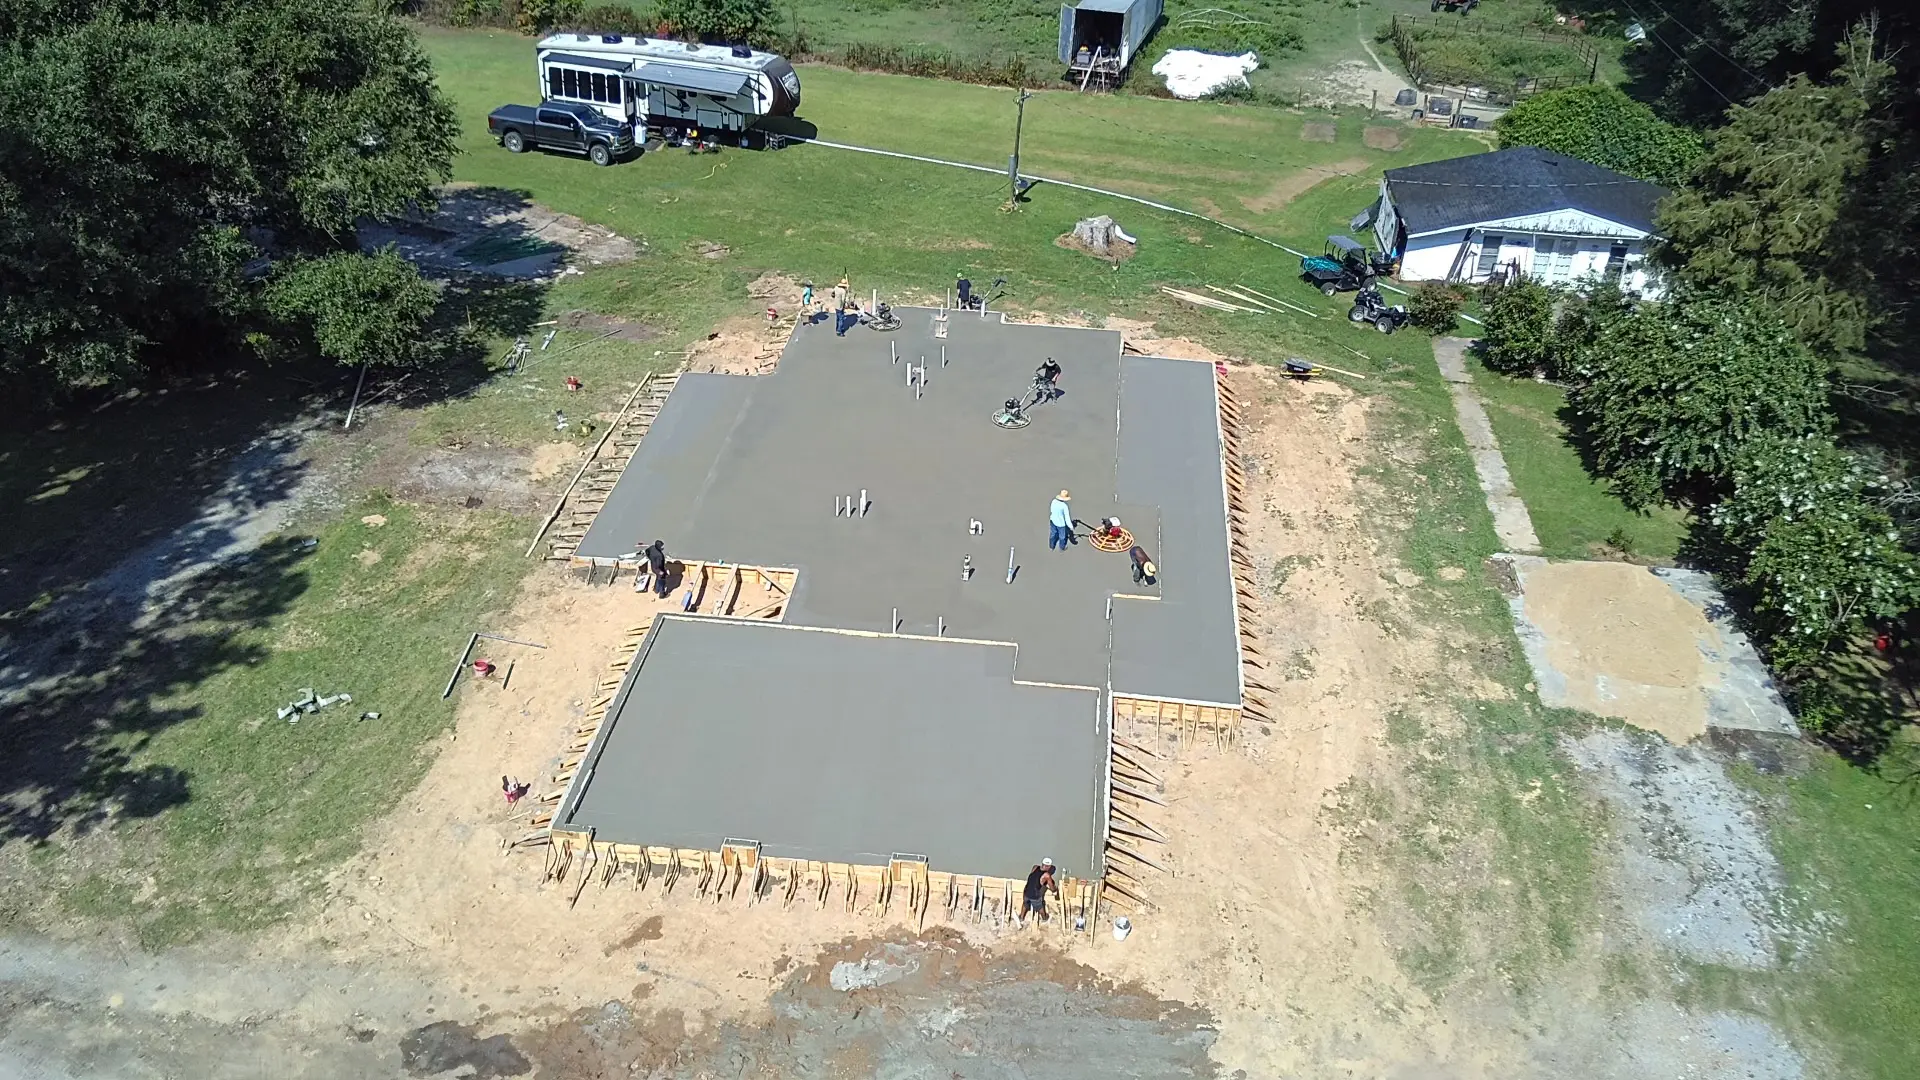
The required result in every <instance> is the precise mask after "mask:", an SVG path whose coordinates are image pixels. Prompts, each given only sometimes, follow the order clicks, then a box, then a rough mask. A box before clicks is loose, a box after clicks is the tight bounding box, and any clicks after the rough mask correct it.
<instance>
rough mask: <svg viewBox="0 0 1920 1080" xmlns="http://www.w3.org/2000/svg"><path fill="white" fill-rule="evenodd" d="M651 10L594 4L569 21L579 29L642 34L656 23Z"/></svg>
mask: <svg viewBox="0 0 1920 1080" xmlns="http://www.w3.org/2000/svg"><path fill="white" fill-rule="evenodd" d="M658 21H659V20H658V19H656V18H654V16H653V14H652V13H651V12H642V11H637V10H635V9H633V8H630V7H626V6H624V5H621V4H595V5H594V6H593V7H590V8H587V9H586V10H584V11H582V12H581V13H580V14H579V15H578V16H576V17H575V18H574V20H573V21H572V22H571V23H569V24H568V25H569V26H570V27H577V28H578V29H579V30H580V31H582V32H583V33H584V32H591V33H609V34H634V35H639V36H644V35H645V34H647V33H648V32H649V31H651V30H652V29H653V28H654V25H655V24H656V23H658Z"/></svg>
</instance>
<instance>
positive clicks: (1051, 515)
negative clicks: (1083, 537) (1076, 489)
mask: <svg viewBox="0 0 1920 1080" xmlns="http://www.w3.org/2000/svg"><path fill="white" fill-rule="evenodd" d="M1072 500H1073V495H1072V494H1071V493H1070V492H1068V491H1067V490H1066V489H1065V488H1062V489H1061V490H1060V495H1059V497H1058V498H1056V499H1054V500H1053V505H1052V506H1050V507H1048V508H1047V548H1048V550H1053V549H1055V548H1058V549H1059V550H1061V551H1065V550H1067V545H1068V544H1069V543H1072V542H1073V509H1072V508H1071V507H1070V506H1068V505H1067V504H1068V503H1069V502H1071V501H1072Z"/></svg>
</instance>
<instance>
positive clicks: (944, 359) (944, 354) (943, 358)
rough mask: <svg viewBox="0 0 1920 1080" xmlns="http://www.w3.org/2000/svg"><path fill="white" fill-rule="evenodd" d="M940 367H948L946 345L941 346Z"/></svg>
mask: <svg viewBox="0 0 1920 1080" xmlns="http://www.w3.org/2000/svg"><path fill="white" fill-rule="evenodd" d="M940 366H941V367H946V366H947V347H946V346H945V345H942V346H940Z"/></svg>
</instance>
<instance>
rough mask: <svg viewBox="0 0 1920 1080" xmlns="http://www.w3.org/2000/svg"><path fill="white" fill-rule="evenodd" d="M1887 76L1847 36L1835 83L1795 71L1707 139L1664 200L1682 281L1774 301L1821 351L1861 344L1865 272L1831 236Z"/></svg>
mask: <svg viewBox="0 0 1920 1080" xmlns="http://www.w3.org/2000/svg"><path fill="white" fill-rule="evenodd" d="M1892 77H1893V72H1892V69H1891V68H1890V67H1889V66H1888V65H1887V64H1886V63H1885V62H1884V61H1881V60H1879V59H1877V58H1876V56H1875V53H1874V44H1873V41H1872V39H1871V37H1870V36H1868V35H1865V34H1864V33H1863V34H1861V35H1856V36H1855V37H1853V38H1849V39H1848V41H1847V43H1846V45H1845V46H1844V48H1843V59H1842V63H1841V65H1840V67H1839V69H1838V70H1837V71H1835V72H1834V77H1833V79H1832V80H1831V81H1830V82H1827V83H1818V82H1814V81H1813V80H1811V79H1808V78H1807V77H1805V76H1803V75H1796V76H1794V77H1793V78H1792V79H1791V80H1789V81H1788V82H1787V83H1786V84H1785V85H1783V86H1781V87H1780V88H1779V89H1776V90H1773V91H1771V92H1769V93H1767V94H1766V95H1764V96H1763V97H1760V98H1758V99H1757V100H1755V101H1754V103H1753V104H1752V105H1750V106H1746V107H1743V108H1739V109H1735V110H1733V112H1732V113H1731V121H1730V122H1729V123H1728V124H1727V126H1726V127H1723V128H1720V129H1718V130H1717V131H1714V132H1712V133H1711V134H1710V135H1709V136H1708V137H1707V152H1706V155H1705V157H1703V158H1702V159H1701V161H1700V163H1699V165H1698V166H1697V167H1696V168H1695V170H1694V172H1693V175H1692V176H1691V177H1690V179H1689V181H1688V183H1687V185H1686V186H1685V187H1684V188H1683V189H1682V190H1680V191H1678V192H1676V193H1675V194H1674V196H1673V197H1672V198H1670V199H1668V200H1667V201H1666V202H1665V203H1663V204H1662V205H1661V208H1660V214H1659V220H1658V226H1659V231H1660V235H1661V236H1663V237H1665V240H1666V242H1665V244H1664V246H1663V247H1662V249H1661V257H1662V259H1663V260H1664V261H1666V262H1667V263H1668V264H1669V265H1670V266H1671V267H1672V268H1674V269H1675V270H1676V271H1677V272H1678V273H1679V274H1680V275H1681V276H1682V277H1683V278H1685V279H1687V280H1689V281H1692V282H1695V283H1697V284H1701V285H1707V286H1711V287H1714V288H1724V289H1736V290H1740V291H1743V292H1747V293H1750V294H1752V295H1754V296H1756V297H1760V298H1763V299H1765V300H1766V301H1768V302H1770V303H1771V304H1773V305H1775V306H1776V307H1777V308H1778V309H1779V311H1780V313H1781V315H1782V316H1783V317H1784V318H1785V319H1786V321H1787V323H1788V325H1790V326H1791V327H1792V328H1793V329H1794V331H1795V332H1796V333H1798V334H1799V335H1800V336H1801V338H1802V339H1803V340H1805V341H1806V342H1807V343H1808V344H1809V345H1811V346H1812V347H1814V348H1815V349H1817V350H1821V351H1823V352H1832V351H1846V350H1854V349H1858V348H1860V347H1861V346H1862V345H1864V344H1865V342H1866V336H1867V332H1868V330H1869V327H1870V324H1871V322H1872V320H1873V313H1874V306H1873V304H1872V301H1871V296H1870V294H1871V290H1872V269H1873V268H1872V266H1871V265H1870V260H1868V259H1866V258H1863V257H1862V256H1863V254H1864V253H1863V252H1862V251H1860V250H1859V249H1858V247H1857V246H1856V245H1847V244H1841V243H1838V242H1837V241H1838V240H1839V238H1840V237H1841V236H1842V235H1844V234H1845V233H1846V232H1847V231H1848V230H1849V228H1850V226H1851V225H1852V224H1853V221H1852V218H1851V216H1850V211H1851V209H1852V207H1853V206H1854V205H1855V202H1856V200H1857V199H1858V198H1859V196H1860V193H1861V188H1862V187H1863V186H1864V185H1866V183H1867V180H1868V176H1869V170H1870V165H1871V158H1870V155H1871V152H1872V151H1873V149H1874V146H1875V143H1876V141H1877V136H1878V135H1879V133H1880V126H1881V125H1880V124H1879V123H1878V122H1877V119H1876V111H1875V110H1876V104H1877V103H1879V102H1880V101H1882V100H1883V99H1884V97H1885V94H1886V91H1887V88H1888V86H1889V84H1890V83H1891V81H1892Z"/></svg>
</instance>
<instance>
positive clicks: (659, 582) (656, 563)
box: [645, 540, 667, 599]
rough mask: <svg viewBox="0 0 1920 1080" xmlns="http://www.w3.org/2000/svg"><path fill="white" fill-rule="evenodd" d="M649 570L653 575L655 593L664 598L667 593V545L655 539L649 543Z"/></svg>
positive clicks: (647, 554) (647, 553) (647, 552)
mask: <svg viewBox="0 0 1920 1080" xmlns="http://www.w3.org/2000/svg"><path fill="white" fill-rule="evenodd" d="M645 554H646V556H647V572H648V573H650V574H652V575H653V595H655V596H658V597H660V598H662V599H665V598H666V595H667V545H666V543H665V542H664V541H660V540H655V541H654V542H653V543H651V544H648V545H647V550H646V552H645Z"/></svg>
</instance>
